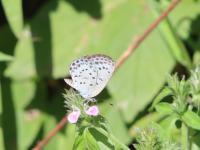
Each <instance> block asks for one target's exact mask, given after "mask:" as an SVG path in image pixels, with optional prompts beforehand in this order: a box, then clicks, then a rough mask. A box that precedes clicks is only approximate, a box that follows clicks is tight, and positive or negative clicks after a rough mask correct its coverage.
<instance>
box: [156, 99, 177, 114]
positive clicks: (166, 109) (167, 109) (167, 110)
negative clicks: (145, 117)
mask: <svg viewBox="0 0 200 150" xmlns="http://www.w3.org/2000/svg"><path fill="white" fill-rule="evenodd" d="M155 109H156V111H157V112H159V113H161V114H163V115H169V114H172V113H173V112H174V108H173V106H172V104H169V103H166V102H161V103H159V104H157V105H156V106H155Z"/></svg>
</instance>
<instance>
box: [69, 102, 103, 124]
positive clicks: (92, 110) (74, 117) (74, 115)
mask: <svg viewBox="0 0 200 150" xmlns="http://www.w3.org/2000/svg"><path fill="white" fill-rule="evenodd" d="M85 113H86V114H87V115H89V116H98V114H99V108H98V107H97V105H94V106H90V107H89V108H88V109H87V110H85ZM80 115H81V111H80V109H78V108H77V109H76V110H73V111H72V112H70V113H69V114H68V116H67V119H68V121H69V122H70V123H77V121H78V119H79V117H80Z"/></svg>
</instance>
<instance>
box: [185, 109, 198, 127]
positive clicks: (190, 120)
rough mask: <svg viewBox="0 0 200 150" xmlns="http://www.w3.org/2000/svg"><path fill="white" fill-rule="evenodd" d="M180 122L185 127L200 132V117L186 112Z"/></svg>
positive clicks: (191, 112)
mask: <svg viewBox="0 0 200 150" xmlns="http://www.w3.org/2000/svg"><path fill="white" fill-rule="evenodd" d="M182 120H183V121H184V122H185V124H186V125H187V126H189V127H191V128H193V129H196V130H200V117H199V116H198V115H197V114H196V113H194V112H193V111H190V110H188V111H186V112H185V113H184V114H183V116H182Z"/></svg>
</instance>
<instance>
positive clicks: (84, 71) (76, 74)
mask: <svg viewBox="0 0 200 150" xmlns="http://www.w3.org/2000/svg"><path fill="white" fill-rule="evenodd" d="M114 70H115V62H114V61H113V60H112V59H111V58H110V57H109V56H106V55H101V54H97V55H91V56H84V57H81V58H79V59H77V60H74V61H73V62H72V64H71V65H70V75H71V78H72V79H64V80H65V82H66V83H67V84H69V85H70V86H71V87H73V88H74V89H76V90H77V91H78V92H79V93H80V95H81V96H82V97H83V98H85V99H87V100H93V97H95V96H97V95H98V94H99V93H100V92H101V91H102V90H103V89H104V87H105V86H106V84H107V83H108V81H109V79H110V78H111V76H112V74H113V72H114Z"/></svg>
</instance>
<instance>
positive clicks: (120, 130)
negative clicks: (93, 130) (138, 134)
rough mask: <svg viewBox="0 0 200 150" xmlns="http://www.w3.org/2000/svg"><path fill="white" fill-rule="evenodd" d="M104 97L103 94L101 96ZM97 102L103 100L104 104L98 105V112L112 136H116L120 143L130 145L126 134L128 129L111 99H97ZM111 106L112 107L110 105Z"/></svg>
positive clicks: (129, 139) (129, 138)
mask: <svg viewBox="0 0 200 150" xmlns="http://www.w3.org/2000/svg"><path fill="white" fill-rule="evenodd" d="M103 95H105V94H104V92H103V93H102V96H103ZM98 99H99V100H105V102H104V103H101V104H100V110H101V113H102V115H103V116H104V117H105V118H106V119H107V120H108V122H107V124H109V127H107V128H110V129H111V131H112V133H113V135H114V136H116V137H117V138H118V139H119V140H120V141H121V142H122V143H126V144H128V143H130V142H131V137H130V135H129V133H128V129H127V127H126V125H125V124H124V120H123V116H122V115H121V114H120V111H119V109H118V107H117V106H116V103H115V102H114V100H113V99H102V98H98ZM110 104H113V105H110Z"/></svg>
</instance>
